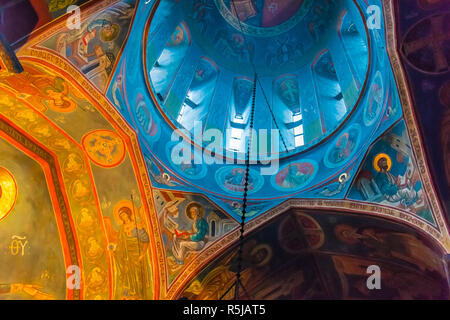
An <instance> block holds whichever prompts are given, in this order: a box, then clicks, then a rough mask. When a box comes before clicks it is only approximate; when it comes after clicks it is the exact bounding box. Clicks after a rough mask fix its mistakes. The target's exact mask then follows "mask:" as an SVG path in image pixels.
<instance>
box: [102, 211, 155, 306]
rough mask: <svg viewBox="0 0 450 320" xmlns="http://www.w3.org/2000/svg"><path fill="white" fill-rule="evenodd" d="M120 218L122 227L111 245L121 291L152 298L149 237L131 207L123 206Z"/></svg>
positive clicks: (123, 294) (129, 296)
mask: <svg viewBox="0 0 450 320" xmlns="http://www.w3.org/2000/svg"><path fill="white" fill-rule="evenodd" d="M118 220H119V221H118V222H119V224H120V228H119V232H118V234H117V243H111V244H110V246H109V248H110V250H112V252H113V256H114V259H115V262H116V266H117V272H118V281H119V284H120V285H119V287H118V291H119V292H117V294H118V295H119V298H122V299H149V298H150V290H151V287H150V274H149V268H148V262H147V249H148V244H149V241H150V240H149V236H148V234H147V232H146V231H145V229H144V228H143V227H141V226H140V224H139V223H137V222H136V221H135V218H134V215H133V212H132V210H131V209H130V208H128V207H122V208H120V209H119V211H118Z"/></svg>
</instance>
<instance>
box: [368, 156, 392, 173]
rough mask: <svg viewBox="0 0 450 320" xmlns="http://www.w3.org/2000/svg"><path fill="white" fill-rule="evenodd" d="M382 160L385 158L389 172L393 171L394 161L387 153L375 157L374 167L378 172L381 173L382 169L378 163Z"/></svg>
mask: <svg viewBox="0 0 450 320" xmlns="http://www.w3.org/2000/svg"><path fill="white" fill-rule="evenodd" d="M382 158H385V159H386V160H387V165H388V168H387V171H389V170H391V167H392V160H391V157H389V156H388V155H387V154H386V153H379V154H377V155H376V156H375V159H373V167H374V168H375V170H377V171H378V172H380V171H381V169H380V167H379V166H378V161H379V160H380V159H382Z"/></svg>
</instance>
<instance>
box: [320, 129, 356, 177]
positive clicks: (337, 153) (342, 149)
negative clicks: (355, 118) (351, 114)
mask: <svg viewBox="0 0 450 320" xmlns="http://www.w3.org/2000/svg"><path fill="white" fill-rule="evenodd" d="M360 140H361V128H360V126H359V125H358V124H353V125H352V126H351V127H350V128H348V129H347V130H346V131H345V132H343V133H341V134H340V135H339V137H338V138H337V139H336V140H335V141H333V144H332V145H331V146H330V147H329V148H328V150H327V152H326V154H325V158H324V162H325V165H326V166H327V167H329V168H336V167H338V166H340V165H342V164H343V163H344V162H346V161H347V160H349V159H350V158H351V157H352V156H353V155H354V154H355V152H356V151H357V150H358V146H359V143H360Z"/></svg>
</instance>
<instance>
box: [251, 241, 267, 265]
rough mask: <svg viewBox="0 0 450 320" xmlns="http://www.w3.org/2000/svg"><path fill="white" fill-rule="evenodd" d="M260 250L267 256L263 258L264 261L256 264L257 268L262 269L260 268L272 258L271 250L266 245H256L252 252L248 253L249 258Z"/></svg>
mask: <svg viewBox="0 0 450 320" xmlns="http://www.w3.org/2000/svg"><path fill="white" fill-rule="evenodd" d="M261 249H265V250H267V256H266V257H264V259H263V260H262V261H261V262H259V263H258V264H256V266H257V267H262V266H264V265H266V264H267V263H268V262H269V261H270V259H271V258H272V248H271V247H270V246H269V245H268V244H258V245H257V246H255V247H254V248H253V249H252V251H251V252H250V256H253V255H254V254H256V253H257V252H258V251H259V250H261Z"/></svg>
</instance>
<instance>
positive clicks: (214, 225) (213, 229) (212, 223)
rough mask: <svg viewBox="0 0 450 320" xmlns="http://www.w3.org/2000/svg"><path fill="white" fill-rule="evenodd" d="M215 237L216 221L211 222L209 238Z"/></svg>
mask: <svg viewBox="0 0 450 320" xmlns="http://www.w3.org/2000/svg"><path fill="white" fill-rule="evenodd" d="M215 236H216V221H215V220H212V221H211V238H214V237H215Z"/></svg>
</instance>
